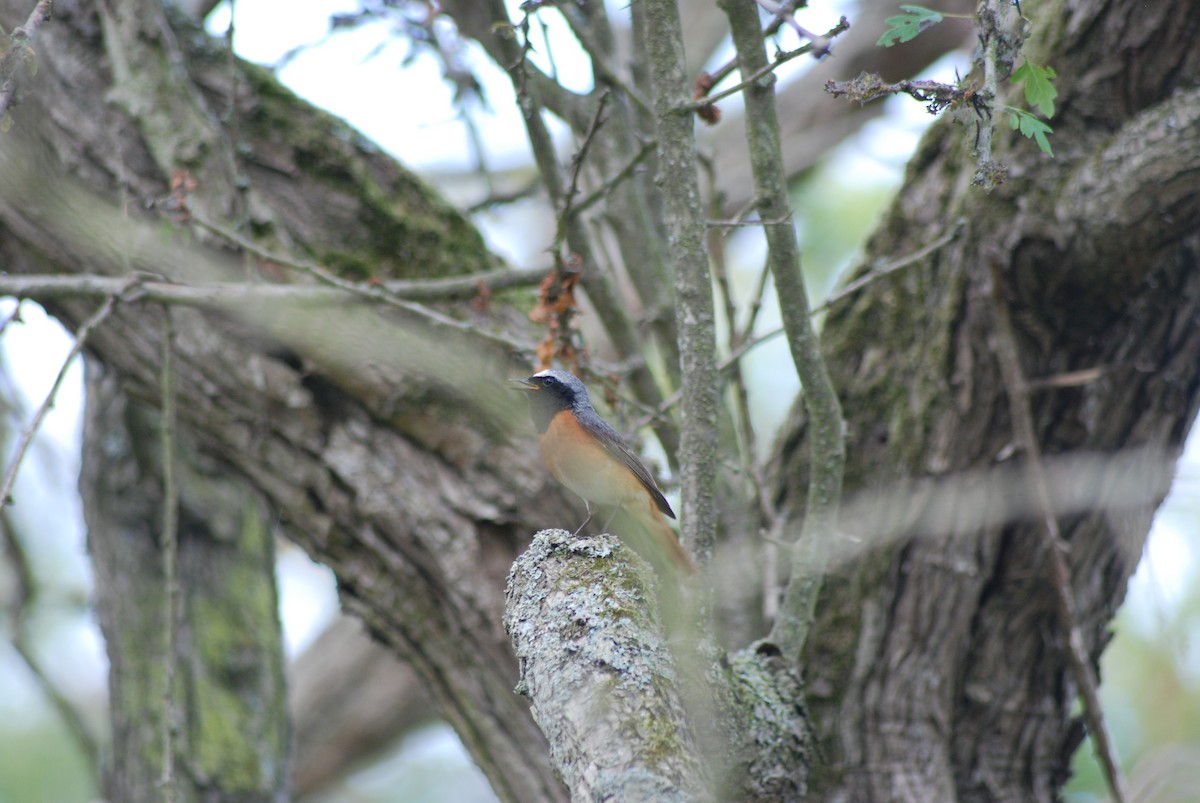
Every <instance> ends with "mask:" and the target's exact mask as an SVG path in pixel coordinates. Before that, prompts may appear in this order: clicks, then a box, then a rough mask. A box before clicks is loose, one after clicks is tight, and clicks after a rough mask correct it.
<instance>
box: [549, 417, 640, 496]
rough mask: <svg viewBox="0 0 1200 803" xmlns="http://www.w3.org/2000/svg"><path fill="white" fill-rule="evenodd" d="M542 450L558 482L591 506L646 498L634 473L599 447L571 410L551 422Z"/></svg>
mask: <svg viewBox="0 0 1200 803" xmlns="http://www.w3.org/2000/svg"><path fill="white" fill-rule="evenodd" d="M541 450H542V459H543V460H545V461H546V467H547V468H548V469H550V473H551V474H553V475H554V477H555V479H557V480H558V481H559V482H561V483H562V484H563V485H565V486H566V487H567V488H569V489H570V490H572V491H574V492H575V493H577V494H579V495H580V496H582V497H583V498H584V499H586V500H588V501H589V502H595V503H596V504H599V505H621V504H624V503H626V502H629V501H632V500H635V499H638V498H639V497H643V496H646V489H645V488H643V487H642V484H641V482H639V481H638V479H637V477H635V476H634V475H633V472H631V471H630V470H629V468H628V467H627V466H626V465H625V464H624V463H622V462H621V461H619V460H617V459H616V458H615V457H613V456H612V455H610V454H609V453H608V451H607V450H605V448H604V447H603V446H601V445H600V444H599V443H597V442H596V439H595V438H594V437H593V436H592V435H590V434H589V433H588V432H587V430H585V429H584V428H583V427H582V426H580V424H579V422H578V421H576V420H575V416H574V415H573V414H572V413H571V412H570V411H569V410H564V411H562V412H560V413H558V414H556V415H555V416H554V418H552V419H551V420H550V424H549V426H547V427H546V431H545V432H543V433H542V438H541Z"/></svg>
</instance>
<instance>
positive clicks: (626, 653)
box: [504, 530, 707, 801]
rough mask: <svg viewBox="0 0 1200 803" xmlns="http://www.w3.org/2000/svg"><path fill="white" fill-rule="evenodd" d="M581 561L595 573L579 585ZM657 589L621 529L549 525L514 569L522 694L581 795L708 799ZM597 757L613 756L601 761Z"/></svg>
mask: <svg viewBox="0 0 1200 803" xmlns="http://www.w3.org/2000/svg"><path fill="white" fill-rule="evenodd" d="M581 562H582V563H586V564H587V574H586V576H587V577H589V578H593V579H594V581H595V582H589V583H579V582H577V578H578V577H579V576H581V575H580V569H579V568H578V564H579V563H581ZM597 584H601V586H602V587H601V588H597V587H596V585H597ZM653 589H654V579H653V573H652V572H651V570H650V567H649V566H648V565H647V564H646V563H645V562H644V561H642V560H641V559H639V558H638V557H637V556H636V555H633V554H632V553H631V551H629V550H628V549H627V548H626V547H624V546H623V545H622V544H621V542H620V541H619V540H618V539H617V538H616V536H612V535H600V536H592V537H585V538H572V537H571V536H570V534H569V533H567V531H565V530H543V531H541V532H539V533H537V534H536V535H535V536H534V538H533V543H532V544H531V545H530V547H529V549H527V550H526V551H525V552H524V553H522V554H521V556H520V557H518V558H517V562H516V563H515V564H514V565H513V568H512V571H511V572H510V573H509V576H508V587H507V590H506V592H505V597H506V600H505V614H504V627H505V629H506V630H507V631H508V634H509V636H510V637H511V638H512V640H513V646H514V647H515V648H516V653H517V657H518V658H519V659H520V665H521V678H520V681H519V682H518V684H517V691H518V692H519V693H521V694H524V695H525V696H527V697H528V698H529V700H530V702H531V704H532V707H533V716H534V719H536V720H537V722H538V725H539V726H540V727H541V729H542V731H543V732H544V733H546V735H547V736H548V737H549V738H550V739H551V742H552V743H553V744H554V745H555V750H554V751H553V752H552V757H553V759H554V762H555V765H556V768H557V769H558V771H559V773H560V774H561V776H562V779H563V782H564V783H566V785H567V787H568V789H570V791H571V795H572V798H573V799H576V800H583V799H592V798H594V797H595V796H596V795H595V794H593V793H594V792H596V791H598V790H601V789H603V790H605V792H606V794H605V795H603V796H605V797H609V798H611V799H616V800H667V801H684V800H704V799H707V796H706V795H705V793H704V790H705V787H706V785H705V783H704V780H703V765H702V762H701V759H700V755H701V754H700V751H699V750H698V749H697V747H696V745H695V743H694V740H693V736H692V733H691V727H690V726H689V723H688V718H687V714H686V711H685V708H684V705H683V700H682V699H681V694H680V691H679V685H680V682H679V681H680V679H679V675H680V673H681V668H680V667H677V666H676V665H675V662H674V661H673V660H672V656H671V653H670V651H669V650H668V649H667V648H666V645H665V640H664V639H663V635H662V624H661V622H660V621H659V617H658V609H659V606H658V605H657V604H655V601H656V597H655V594H654V590H653ZM648 723H652V727H647V724H648ZM615 742H620V744H621V745H622V749H621V750H620V751H618V752H619V753H620V756H616V755H614V754H613V753H612V750H611V746H612V745H613V744H614V743H615ZM598 755H606V756H608V758H606V759H605V760H604V762H603V766H602V767H601V766H599V765H598V764H597V763H596V756H598ZM597 773H598V775H597Z"/></svg>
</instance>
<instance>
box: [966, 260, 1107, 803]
mask: <svg viewBox="0 0 1200 803" xmlns="http://www.w3.org/2000/svg"><path fill="white" fill-rule="evenodd" d="M988 267H989V268H990V270H991V278H992V287H991V291H992V292H991V295H992V314H993V318H994V320H995V324H996V358H997V360H998V361H999V363H1000V372H1001V374H1002V375H1003V376H1004V386H1005V391H1006V392H1007V394H1008V406H1009V413H1010V415H1012V420H1013V430H1014V434H1015V435H1016V438H1017V442H1018V443H1019V444H1020V446H1021V449H1022V451H1024V452H1025V464H1026V469H1027V476H1028V482H1029V485H1030V486H1032V490H1033V495H1034V499H1035V500H1036V503H1037V509H1038V514H1039V515H1040V517H1041V520H1042V528H1041V530H1040V532H1041V534H1042V538H1043V543H1042V546H1043V548H1044V549H1045V553H1046V561H1047V565H1048V569H1049V574H1050V586H1051V588H1052V589H1053V591H1054V603H1055V608H1056V610H1057V612H1058V621H1059V625H1060V626H1061V627H1062V631H1063V635H1064V637H1065V638H1066V642H1067V665H1068V666H1069V667H1070V669H1071V676H1072V677H1073V678H1074V680H1075V685H1076V686H1078V687H1079V694H1080V696H1081V697H1082V698H1083V711H1084V716H1085V717H1086V719H1087V723H1088V731H1089V732H1090V734H1091V737H1092V744H1093V746H1094V747H1095V750H1096V754H1097V756H1098V757H1099V759H1100V764H1101V767H1102V768H1103V769H1104V777H1105V779H1106V780H1107V781H1108V789H1109V792H1110V793H1111V794H1112V797H1113V800H1114V801H1116V803H1124V801H1125V794H1124V792H1123V791H1122V787H1123V782H1122V780H1121V770H1120V767H1119V766H1118V764H1117V758H1116V751H1115V749H1114V747H1113V743H1112V737H1111V736H1110V735H1109V732H1108V728H1107V726H1106V725H1105V721H1104V708H1103V707H1102V706H1101V704H1100V695H1099V693H1098V692H1097V686H1098V685H1099V684H1098V683H1097V680H1096V676H1095V673H1094V672H1093V671H1092V665H1091V663H1090V659H1089V658H1088V654H1087V649H1086V648H1085V647H1084V643H1083V636H1082V634H1081V633H1080V632H1079V625H1078V617H1077V616H1076V612H1075V599H1074V597H1072V596H1071V574H1070V571H1069V569H1068V568H1067V564H1066V560H1065V559H1064V558H1063V555H1064V553H1065V552H1066V551H1067V545H1066V542H1065V541H1063V539H1062V535H1061V533H1060V532H1059V528H1058V518H1057V516H1056V515H1055V505H1054V500H1053V499H1052V497H1051V495H1050V482H1049V479H1048V478H1047V475H1046V468H1045V466H1044V465H1043V463H1042V452H1041V447H1040V446H1039V445H1038V437H1037V430H1036V428H1035V427H1034V423H1033V409H1032V407H1031V405H1030V403H1029V383H1028V382H1027V381H1026V380H1025V375H1024V373H1023V372H1022V370H1021V357H1020V351H1019V348H1018V346H1017V337H1016V333H1015V331H1014V329H1013V322H1012V316H1011V314H1010V312H1009V309H1008V305H1007V303H1005V301H1004V277H1003V275H1002V273H1001V265H1000V262H999V260H998V259H997V258H995V257H994V256H993V257H991V258H989V259H988Z"/></svg>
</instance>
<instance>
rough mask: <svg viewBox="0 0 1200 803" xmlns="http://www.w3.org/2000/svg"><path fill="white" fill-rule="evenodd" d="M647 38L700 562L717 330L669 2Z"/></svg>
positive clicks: (690, 533) (685, 464)
mask: <svg viewBox="0 0 1200 803" xmlns="http://www.w3.org/2000/svg"><path fill="white" fill-rule="evenodd" d="M644 6H645V13H646V38H647V44H648V45H649V50H650V79H651V82H652V84H653V86H654V112H655V116H656V123H657V127H658V142H659V145H658V154H659V179H660V184H659V186H660V189H661V191H662V196H663V206H664V219H665V221H666V225H667V236H668V239H669V242H670V243H671V246H672V247H671V254H670V256H671V260H672V262H673V263H674V266H675V290H676V293H675V320H676V322H677V325H678V343H679V357H680V367H681V369H682V391H683V409H682V420H683V432H682V437H681V438H680V450H679V451H680V455H679V464H680V466H681V467H682V471H681V479H682V483H683V518H682V522H683V537H684V543H685V544H686V545H687V546H688V547H690V548H691V550H692V552H693V553H694V554H695V555H697V556H698V557H699V559H700V561H701V562H702V563H703V562H704V561H707V560H708V558H709V557H710V555H711V554H712V548H713V543H714V541H715V539H716V525H717V509H716V499H715V493H714V492H715V490H716V465H717V461H716V452H717V370H716V357H715V351H716V326H715V323H714V313H713V298H712V281H711V279H710V277H709V268H708V254H707V253H706V250H705V248H704V213H703V210H702V209H701V207H700V187H699V181H698V179H697V176H696V164H697V155H696V136H695V132H694V131H693V128H692V116H691V114H689V113H687V112H686V111H685V110H683V106H684V104H683V103H682V100H683V98H685V97H686V96H687V91H688V88H687V75H686V74H685V72H684V70H685V65H684V54H683V33H682V30H681V26H680V21H679V9H678V7H677V6H676V4H675V0H647V2H645V3H644Z"/></svg>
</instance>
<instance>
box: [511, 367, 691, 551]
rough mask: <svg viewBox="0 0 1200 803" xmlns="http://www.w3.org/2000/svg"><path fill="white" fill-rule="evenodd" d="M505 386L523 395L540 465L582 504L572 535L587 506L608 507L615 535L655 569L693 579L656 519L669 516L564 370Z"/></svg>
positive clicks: (640, 468)
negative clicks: (615, 521) (667, 567)
mask: <svg viewBox="0 0 1200 803" xmlns="http://www.w3.org/2000/svg"><path fill="white" fill-rule="evenodd" d="M512 381H513V382H516V383H517V385H518V388H519V389H520V390H524V391H528V393H529V412H530V414H531V415H532V417H533V424H534V426H535V427H537V430H538V433H539V435H540V443H541V451H542V459H543V460H544V461H545V463H546V467H547V468H548V469H550V473H551V474H553V475H554V478H555V479H556V480H558V481H559V482H561V483H562V484H563V485H565V486H566V487H567V488H568V489H570V490H571V491H574V492H575V493H576V494H578V495H579V496H581V497H582V498H583V501H584V504H585V505H586V506H587V510H588V517H587V518H586V519H584V522H583V524H581V525H580V526H579V528H578V529H577V530H576V531H575V532H579V530H582V529H583V528H584V527H585V526H587V524H588V522H590V521H591V520H592V516H593V515H594V513H593V511H592V505H593V504H596V505H600V506H611V507H612V508H613V516H617V515H618V514H625V515H623V516H621V518H620V521H619V524H621V526H622V531H621V533H620V534H621V535H623V536H625V537H626V539H627V540H628V541H629V542H630V545H631V546H633V547H634V549H636V550H637V551H638V552H640V553H642V555H643V557H646V558H647V559H648V560H650V562H651V563H652V564H654V565H655V567H656V568H659V567H661V566H662V565H663V561H662V560H660V559H659V558H662V557H665V558H666V559H667V560H668V561H669V562H670V563H671V564H674V565H675V566H676V567H678V568H679V569H682V570H683V571H685V572H687V573H689V574H692V573H695V571H696V565H695V564H694V563H693V562H692V559H691V557H690V556H689V555H688V553H687V552H686V551H685V550H684V548H683V545H682V544H680V543H679V539H678V538H677V537H676V536H675V532H674V530H672V529H671V526H670V525H669V524H667V520H666V518H664V514H665V515H666V516H670V517H671V518H675V512H674V511H673V510H671V506H670V505H669V504H668V503H667V500H666V498H665V497H664V496H663V494H662V491H661V490H659V488H658V484H657V483H655V481H654V476H653V475H652V474H651V473H650V469H648V468H646V464H645V463H643V462H642V461H641V458H639V457H638V456H637V455H636V454H635V453H634V452H633V450H632V449H630V448H629V447H628V446H627V445H626V444H625V441H623V440H622V439H621V436H620V435H618V434H617V432H616V430H614V429H613V428H612V427H611V426H609V425H608V422H607V421H605V420H604V419H603V418H601V417H600V416H599V415H598V414H597V413H596V410H595V408H593V407H592V403H591V401H590V400H589V399H588V392H587V388H585V387H584V386H583V383H582V382H580V381H579V379H578V378H577V377H575V376H573V375H572V374H569V373H567V372H566V371H541V372H539V373H536V374H534V375H533V376H531V377H529V378H528V379H514V380H512ZM611 520H612V517H610V520H609V521H610V522H611ZM607 526H608V523H606V524H605V528H607ZM647 551H650V553H651V554H646V553H647Z"/></svg>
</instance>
